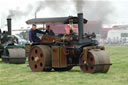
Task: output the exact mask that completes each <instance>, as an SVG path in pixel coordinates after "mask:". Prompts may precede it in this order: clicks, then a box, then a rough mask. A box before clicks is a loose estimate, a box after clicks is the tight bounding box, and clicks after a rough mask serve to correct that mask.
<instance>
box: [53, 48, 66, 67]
mask: <svg viewBox="0 0 128 85" xmlns="http://www.w3.org/2000/svg"><path fill="white" fill-rule="evenodd" d="M65 53H66V49H65V48H64V47H60V46H53V47H52V67H57V68H63V67H67V56H66V55H65Z"/></svg>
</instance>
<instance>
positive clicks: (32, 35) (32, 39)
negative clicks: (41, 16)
mask: <svg viewBox="0 0 128 85" xmlns="http://www.w3.org/2000/svg"><path fill="white" fill-rule="evenodd" d="M37 33H40V34H46V32H43V31H40V30H38V29H36V25H35V24H33V25H32V28H31V29H30V30H29V41H30V42H31V43H33V42H40V38H39V37H38V36H37Z"/></svg>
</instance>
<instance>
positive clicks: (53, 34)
mask: <svg viewBox="0 0 128 85" xmlns="http://www.w3.org/2000/svg"><path fill="white" fill-rule="evenodd" d="M46 34H48V35H51V36H55V33H54V32H53V31H52V30H51V29H50V26H49V25H47V28H46Z"/></svg>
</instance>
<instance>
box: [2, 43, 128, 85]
mask: <svg viewBox="0 0 128 85" xmlns="http://www.w3.org/2000/svg"><path fill="white" fill-rule="evenodd" d="M106 52H107V53H108V54H109V55H110V58H111V62H112V64H113V65H112V66H111V68H110V70H109V72H108V73H97V74H88V73H83V72H81V71H80V68H79V67H74V68H73V69H72V70H71V71H66V72H55V71H52V72H31V70H30V68H29V67H28V66H27V65H28V64H27V63H26V64H22V65H15V64H5V63H3V62H1V61H0V85H128V46H112V47H110V46H106Z"/></svg>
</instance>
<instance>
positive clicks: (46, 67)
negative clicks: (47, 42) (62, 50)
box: [29, 45, 52, 72]
mask: <svg viewBox="0 0 128 85" xmlns="http://www.w3.org/2000/svg"><path fill="white" fill-rule="evenodd" d="M29 66H30V68H31V70H32V71H34V72H41V71H51V69H52V64H51V48H50V47H49V46H44V45H36V46H33V47H32V48H31V51H30V56H29Z"/></svg>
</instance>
